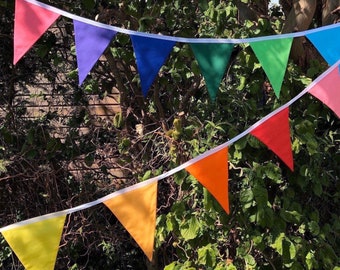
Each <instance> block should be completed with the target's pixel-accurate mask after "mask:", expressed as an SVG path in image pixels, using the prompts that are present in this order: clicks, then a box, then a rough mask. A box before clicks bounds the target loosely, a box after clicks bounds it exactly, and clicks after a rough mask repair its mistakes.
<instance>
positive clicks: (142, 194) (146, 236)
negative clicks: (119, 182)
mask: <svg viewBox="0 0 340 270" xmlns="http://www.w3.org/2000/svg"><path fill="white" fill-rule="evenodd" d="M104 204H105V205H106V206H107V207H108V208H109V209H110V210H111V212H112V213H113V214H114V215H115V216H116V217H117V218H118V220H119V221H120V223H122V225H123V226H124V227H125V229H126V230H127V231H128V232H129V233H130V234H131V236H132V237H133V238H134V239H135V241H136V242H137V244H138V245H139V246H140V248H141V249H142V250H143V251H144V253H145V255H146V256H147V258H148V259H149V260H150V261H152V254H153V246H154V237H155V230H156V207H157V182H152V183H150V184H148V185H145V186H142V187H140V188H136V189H132V190H129V189H127V190H126V189H125V190H122V192H121V194H120V195H118V196H116V197H114V198H112V199H109V200H106V201H104Z"/></svg>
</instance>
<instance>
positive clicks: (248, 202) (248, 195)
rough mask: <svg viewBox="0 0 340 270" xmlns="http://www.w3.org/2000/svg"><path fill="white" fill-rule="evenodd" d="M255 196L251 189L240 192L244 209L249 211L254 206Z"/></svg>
mask: <svg viewBox="0 0 340 270" xmlns="http://www.w3.org/2000/svg"><path fill="white" fill-rule="evenodd" d="M253 200H254V194H253V191H252V190H251V189H244V190H241V192H240V202H241V204H242V208H243V209H248V208H250V207H251V206H252V205H253Z"/></svg>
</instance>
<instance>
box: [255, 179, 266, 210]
mask: <svg viewBox="0 0 340 270" xmlns="http://www.w3.org/2000/svg"><path fill="white" fill-rule="evenodd" d="M252 190H253V193H254V197H255V201H256V203H257V205H258V207H263V206H267V202H268V192H267V189H265V188H264V187H262V186H261V185H259V184H256V185H255V186H254V187H253V189H252Z"/></svg>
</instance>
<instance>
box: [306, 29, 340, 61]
mask: <svg viewBox="0 0 340 270" xmlns="http://www.w3.org/2000/svg"><path fill="white" fill-rule="evenodd" d="M306 36H307V38H308V39H309V40H310V41H311V42H312V43H313V45H314V46H315V47H316V49H317V50H318V51H319V52H320V54H321V55H322V57H323V58H324V59H325V60H326V61H327V63H328V64H329V65H330V66H331V65H333V64H335V62H336V61H338V60H339V59H340V27H336V28H331V29H327V30H322V31H318V32H314V33H310V34H307V35H306Z"/></svg>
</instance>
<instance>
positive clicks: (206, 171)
mask: <svg viewBox="0 0 340 270" xmlns="http://www.w3.org/2000/svg"><path fill="white" fill-rule="evenodd" d="M185 169H186V170H187V171H188V172H189V173H190V174H191V175H192V176H194V177H195V178H196V179H197V181H199V182H200V183H201V184H202V185H203V186H204V187H205V188H206V189H207V190H208V191H209V192H210V193H211V194H212V195H213V196H214V197H215V199H216V200H217V201H218V202H219V203H220V205H221V206H222V207H223V209H224V210H225V211H226V212H227V213H228V214H229V197H228V148H227V147H225V148H222V149H221V150H219V151H218V152H216V153H214V154H212V155H209V156H207V157H205V158H203V159H201V160H199V161H197V162H195V163H194V164H192V165H190V166H188V167H186V168H185Z"/></svg>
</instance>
